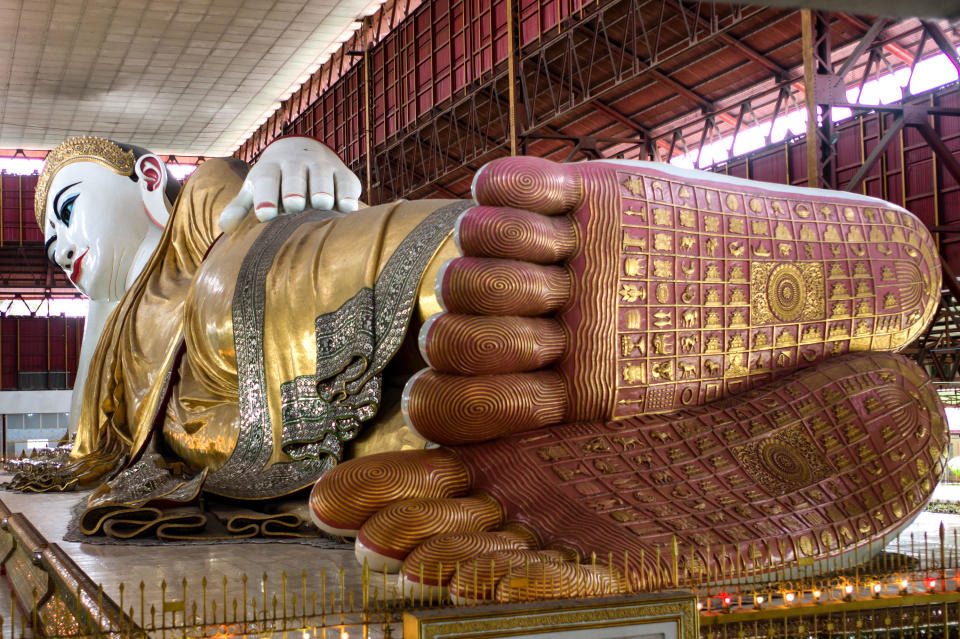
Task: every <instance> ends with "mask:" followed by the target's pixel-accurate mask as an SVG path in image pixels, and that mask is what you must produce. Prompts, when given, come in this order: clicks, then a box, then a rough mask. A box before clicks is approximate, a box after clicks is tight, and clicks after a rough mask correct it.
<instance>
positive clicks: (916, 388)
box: [310, 353, 948, 600]
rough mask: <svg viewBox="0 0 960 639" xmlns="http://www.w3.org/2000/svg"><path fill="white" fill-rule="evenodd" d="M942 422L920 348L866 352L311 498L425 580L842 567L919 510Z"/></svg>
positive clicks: (482, 582)
mask: <svg viewBox="0 0 960 639" xmlns="http://www.w3.org/2000/svg"><path fill="white" fill-rule="evenodd" d="M947 440H948V433H947V429H946V420H945V417H944V414H943V408H942V405H941V404H940V401H939V399H938V397H937V394H936V390H935V389H934V388H933V385H932V384H931V382H930V380H929V379H928V378H927V376H926V374H925V373H924V372H923V370H922V369H920V367H919V366H917V365H916V364H915V363H914V362H912V361H911V360H908V359H906V358H905V357H902V356H900V355H895V354H891V353H867V354H851V355H847V356H844V357H840V358H836V359H832V360H829V361H826V362H821V363H819V364H817V365H816V366H815V367H813V368H810V369H806V370H804V371H800V372H797V373H795V374H794V375H793V376H791V377H789V378H787V379H784V380H780V381H777V382H774V383H772V384H770V385H768V386H765V387H763V388H760V389H756V390H753V391H749V392H747V393H744V394H742V395H740V396H738V397H736V398H732V399H728V400H723V401H720V402H716V403H714V404H712V405H710V406H703V407H697V408H694V409H690V410H685V411H681V412H678V413H671V414H665V415H657V416H644V417H635V418H627V419H623V420H618V421H608V422H580V423H573V424H566V425H562V426H556V427H550V428H541V429H538V430H535V431H531V432H527V433H522V434H516V435H512V436H508V437H504V438H502V439H498V440H494V441H489V442H486V443H483V444H473V445H465V446H452V447H446V448H439V449H433V450H421V451H408V452H393V453H382V454H379V455H372V456H369V457H361V458H358V459H355V460H351V461H348V462H346V463H344V464H342V465H340V466H338V467H336V468H334V469H333V470H332V471H330V472H329V473H327V474H326V475H324V476H323V477H321V478H320V480H319V481H318V482H317V484H316V486H315V487H314V489H313V492H312V493H311V496H310V506H311V510H312V514H313V518H314V521H315V522H316V523H317V525H318V526H320V528H321V529H323V530H325V531H327V532H329V533H331V534H335V535H344V536H355V537H356V551H357V557H358V559H359V560H361V561H363V560H367V561H368V562H369V563H370V567H371V568H373V569H376V570H383V569H386V570H388V571H390V572H394V571H397V570H400V571H401V581H402V583H405V584H406V587H407V589H408V594H410V589H411V587H412V594H413V595H414V596H416V595H417V593H418V587H419V586H418V585H423V586H427V587H430V586H436V585H437V584H440V585H441V586H446V587H449V589H450V594H451V595H453V596H454V597H459V598H466V599H490V598H491V596H492V597H493V598H496V599H499V600H512V599H516V598H524V597H527V598H529V597H545V596H558V597H576V596H583V595H590V594H600V593H613V592H620V591H622V590H624V589H625V588H627V589H633V590H636V589H647V588H656V587H663V586H667V585H672V584H674V583H675V582H678V583H679V585H680V586H681V587H684V586H690V585H693V584H704V583H710V582H712V583H719V582H724V581H727V582H728V581H729V580H732V579H734V578H735V576H742V575H744V574H747V575H752V577H753V578H755V577H758V576H760V575H762V574H763V573H766V572H769V571H778V570H789V571H791V574H793V571H794V570H797V571H803V570H805V569H806V568H804V566H808V567H809V566H813V565H816V566H820V568H819V569H821V570H822V571H824V572H830V571H833V570H839V569H842V568H843V567H845V566H849V565H853V564H856V563H857V562H859V561H863V560H864V559H865V558H866V557H868V556H869V553H873V552H876V551H877V549H878V548H879V544H880V543H881V540H882V539H884V538H885V539H886V540H887V541H889V540H890V539H891V538H893V537H894V536H895V535H896V533H897V532H898V531H899V530H901V529H902V528H903V526H904V525H906V523H907V522H909V521H910V520H911V519H912V517H913V516H914V515H915V514H916V513H917V512H919V511H920V510H921V509H922V507H923V504H924V503H925V502H926V500H927V499H928V498H929V496H930V494H931V491H932V489H933V486H935V485H936V482H937V479H938V478H939V476H940V473H941V471H942V469H943V464H944V454H945V452H946V444H947ZM593 554H595V555H596V557H597V563H598V564H600V565H599V566H594V565H592V562H591V561H590V557H591V555H593ZM578 556H579V562H578V561H576V557H578ZM561 558H565V559H566V561H565V562H564V563H562V564H560V563H558V560H559V559H561ZM744 571H746V572H744ZM781 574H782V573H781ZM797 574H800V573H797Z"/></svg>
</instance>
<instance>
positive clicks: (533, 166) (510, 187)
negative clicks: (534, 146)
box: [473, 157, 581, 215]
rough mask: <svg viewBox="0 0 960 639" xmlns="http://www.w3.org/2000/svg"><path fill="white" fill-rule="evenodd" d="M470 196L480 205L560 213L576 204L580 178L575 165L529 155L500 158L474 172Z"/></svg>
mask: <svg viewBox="0 0 960 639" xmlns="http://www.w3.org/2000/svg"><path fill="white" fill-rule="evenodd" d="M473 197H474V199H475V200H476V201H477V202H478V203H479V204H485V205H490V206H507V207H512V208H518V209H526V210H528V211H534V212H536V213H541V214H543V215H560V214H563V213H568V212H571V211H573V210H574V208H575V207H576V206H577V205H578V204H579V202H580V199H581V178H580V175H579V173H578V171H577V168H576V165H575V164H556V163H554V162H550V161H549V160H542V159H539V158H528V157H512V158H501V159H498V160H494V161H493V162H490V163H489V164H487V165H485V166H484V167H483V168H482V169H480V170H479V171H478V172H477V175H476V177H475V178H474V180H473Z"/></svg>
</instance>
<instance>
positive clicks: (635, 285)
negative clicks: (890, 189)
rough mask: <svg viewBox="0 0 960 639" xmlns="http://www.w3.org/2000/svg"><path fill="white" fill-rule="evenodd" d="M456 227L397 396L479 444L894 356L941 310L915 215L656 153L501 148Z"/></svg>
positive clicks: (932, 256)
mask: <svg viewBox="0 0 960 639" xmlns="http://www.w3.org/2000/svg"><path fill="white" fill-rule="evenodd" d="M473 191H474V197H475V199H476V201H477V203H478V205H477V206H475V207H473V208H471V209H469V210H468V211H466V212H465V213H464V214H463V215H462V217H461V218H460V220H459V221H458V223H457V226H456V230H455V237H456V239H457V242H458V244H459V247H460V249H461V251H462V253H463V257H460V258H457V259H455V260H452V261H451V262H449V263H448V264H447V265H446V266H445V267H444V268H443V269H442V271H441V273H440V275H439V276H438V282H437V290H438V293H439V297H440V301H441V304H442V305H443V307H444V309H445V311H446V312H444V313H440V314H438V315H436V316H434V317H433V318H431V320H430V321H428V322H427V323H426V324H425V325H424V327H423V330H422V331H421V333H420V344H421V350H422V352H423V355H424V357H425V359H426V361H427V363H428V364H429V366H430V368H429V369H427V370H425V371H424V372H422V373H420V374H418V375H417V376H415V377H414V378H413V379H412V380H411V381H410V382H409V384H408V385H407V388H406V390H405V394H404V400H405V401H404V407H405V411H406V415H407V417H408V420H409V422H410V424H411V425H412V426H413V428H414V429H415V430H417V431H418V432H419V433H420V434H421V435H422V436H424V437H425V438H426V439H428V440H430V441H433V442H436V443H440V444H446V445H454V444H464V443H473V442H478V441H484V440H487V439H493V438H497V437H502V436H504V435H507V434H510V433H516V432H522V431H526V430H531V429H534V428H540V427H544V426H549V425H552V424H559V423H564V422H575V421H605V420H609V419H618V418H624V417H629V416H633V415H640V414H650V413H656V412H663V411H666V410H674V409H681V408H691V407H695V406H700V405H705V404H708V403H709V402H711V401H714V400H716V399H719V398H724V397H728V396H732V395H735V394H737V393H740V392H743V391H746V390H748V389H750V388H754V387H756V386H758V385H761V384H765V383H767V382H769V381H771V380H774V379H777V378H780V377H783V376H785V375H789V374H791V373H792V372H794V371H796V370H797V369H799V368H803V367H806V366H811V365H814V364H816V363H817V362H820V361H823V360H824V359H826V358H829V357H833V356H837V355H841V354H844V353H847V352H850V351H864V350H872V351H880V350H897V349H899V348H901V347H902V346H904V345H905V344H907V343H909V342H910V341H912V340H913V338H914V337H916V336H917V335H918V333H919V331H921V330H922V329H923V328H924V326H926V324H927V323H928V322H929V320H930V318H931V317H932V314H933V313H934V312H935V310H936V307H937V301H938V299H939V290H940V266H939V261H938V258H937V252H936V247H935V245H934V243H933V241H932V239H931V237H930V234H929V233H928V232H927V231H926V229H925V227H924V226H923V224H921V223H920V222H919V221H918V220H917V219H916V218H915V217H913V216H912V215H911V214H910V213H909V212H907V211H904V210H903V209H900V208H899V207H896V206H894V205H892V204H887V203H885V202H882V201H880V200H876V199H874V198H868V197H864V196H859V195H853V194H846V193H838V192H833V191H823V190H816V189H797V188H792V187H781V186H778V185H774V184H763V183H759V182H750V181H747V180H736V179H733V178H728V177H726V176H717V175H715V174H711V173H705V172H695V171H683V170H679V169H676V168H675V167H671V166H669V165H664V164H654V163H649V162H625V161H598V162H584V163H579V164H555V163H553V162H549V161H547V160H540V159H535V158H504V159H501V160H496V161H494V162H491V163H490V164H488V165H486V166H485V167H484V168H483V169H481V170H480V172H479V173H478V174H477V176H476V178H475V180H474V185H473Z"/></svg>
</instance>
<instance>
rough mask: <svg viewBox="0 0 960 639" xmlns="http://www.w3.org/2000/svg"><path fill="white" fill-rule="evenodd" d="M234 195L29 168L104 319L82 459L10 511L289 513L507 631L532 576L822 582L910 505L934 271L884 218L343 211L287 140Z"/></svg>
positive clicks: (64, 150) (924, 399)
mask: <svg viewBox="0 0 960 639" xmlns="http://www.w3.org/2000/svg"><path fill="white" fill-rule="evenodd" d="M246 170H247V169H246V167H245V166H243V165H241V164H240V163H239V162H236V161H227V160H210V161H207V162H206V163H204V164H203V165H201V166H200V168H199V169H198V170H197V171H196V172H195V173H194V174H193V175H192V176H191V177H190V178H188V179H187V180H186V182H185V184H184V185H183V187H182V188H181V189H180V190H179V193H178V194H175V193H173V192H172V190H171V188H170V186H171V184H172V183H173V180H172V178H170V177H169V176H167V175H166V172H165V170H164V166H163V164H162V162H160V160H159V159H158V158H157V157H156V156H154V155H152V154H150V153H148V152H146V151H144V150H142V149H137V148H133V147H129V146H126V145H119V144H115V143H112V142H108V141H104V140H97V139H89V138H86V139H79V140H72V141H69V142H66V143H64V145H61V147H59V148H58V149H55V150H54V151H53V152H51V154H50V156H49V157H48V160H47V164H46V166H45V168H44V172H43V174H42V175H41V178H40V182H39V184H38V189H37V200H36V201H37V217H38V221H39V222H40V223H41V225H43V227H44V231H45V233H46V237H47V245H48V251H49V253H50V255H51V257H52V258H53V259H55V261H56V262H57V263H58V264H60V265H61V266H62V267H63V268H64V269H65V270H66V271H67V272H68V273H69V274H71V278H72V279H73V281H74V282H75V283H77V285H78V286H79V287H80V288H81V290H83V291H84V292H85V293H87V294H88V295H89V296H90V297H91V299H92V300H94V302H96V301H97V300H98V299H100V300H103V303H104V304H107V305H110V304H112V305H113V307H112V308H111V307H109V306H108V307H107V309H108V316H107V317H106V318H105V319H103V320H101V321H99V322H95V321H93V320H90V321H88V325H90V326H91V327H93V328H91V329H90V331H91V333H90V334H88V335H86V340H85V342H84V348H85V349H86V348H87V344H88V342H89V343H90V348H91V349H92V353H91V354H90V356H89V366H88V367H87V373H86V381H85V384H83V386H82V390H80V391H79V396H80V398H81V404H82V405H81V408H80V410H79V420H78V431H77V437H76V442H75V445H74V449H73V453H72V456H73V461H72V462H71V463H70V464H68V465H66V466H63V467H61V468H58V469H53V470H50V471H48V472H46V473H45V474H36V475H33V476H30V477H26V476H25V477H22V478H20V479H19V480H18V481H19V485H20V486H21V487H25V488H32V489H49V488H59V489H62V488H65V487H70V486H79V485H97V484H101V486H100V487H99V488H98V489H97V490H96V491H94V493H92V495H91V497H90V501H91V503H94V504H95V503H99V502H111V500H112V502H111V503H119V502H122V501H123V500H124V499H127V500H130V499H133V500H139V501H138V503H144V502H146V501H149V500H150V499H154V498H157V496H158V495H160V494H162V495H163V496H164V498H165V499H166V498H169V496H170V495H172V494H178V493H182V494H184V495H195V494H199V493H200V492H201V491H202V492H205V493H207V494H211V495H221V496H225V497H230V498H235V499H246V500H268V499H277V498H280V497H284V496H289V495H295V494H301V491H303V490H304V489H306V488H307V487H309V486H313V488H312V491H311V492H310V496H309V505H310V509H311V513H312V517H313V520H314V521H315V522H316V524H317V525H318V526H319V527H320V528H321V529H323V530H325V531H327V532H328V533H330V534H335V535H342V536H351V537H356V548H357V553H358V557H360V558H361V559H365V560H366V561H368V562H369V563H370V565H371V567H372V568H375V569H384V570H390V571H400V572H401V575H402V578H403V580H404V581H405V582H406V583H407V584H414V583H417V582H419V583H420V584H421V585H424V584H426V585H429V586H436V585H441V586H444V587H448V588H449V589H450V592H451V593H452V594H454V595H457V596H464V597H475V598H490V597H496V598H499V599H502V600H509V599H511V598H512V597H513V596H514V594H515V593H513V591H512V590H511V589H512V588H513V586H512V584H514V583H516V582H517V580H515V579H511V578H510V571H511V570H517V569H518V568H517V567H518V566H521V565H522V564H523V563H524V562H525V561H533V560H536V561H538V562H541V564H542V566H543V570H539V569H538V571H536V574H537V575H539V577H536V578H531V579H533V583H532V584H531V581H530V579H525V580H523V581H524V583H525V584H526V585H525V588H526V589H527V591H528V592H529V590H530V589H531V588H532V589H533V590H535V591H538V592H541V593H542V594H552V595H560V594H563V595H578V594H584V593H589V592H600V591H604V592H611V591H617V590H622V589H624V588H627V587H629V588H636V587H647V586H650V585H653V584H659V583H664V582H666V581H670V580H671V579H670V578H668V577H671V574H672V581H674V582H677V581H683V580H684V579H696V580H699V581H701V582H703V581H722V580H724V579H726V578H727V577H728V576H729V574H730V573H729V571H732V570H736V571H751V570H752V571H755V572H762V571H763V570H765V569H769V567H771V566H781V565H783V564H784V563H793V564H794V565H796V566H800V567H804V566H806V567H807V569H809V566H811V565H814V564H815V565H817V566H821V567H824V568H829V567H831V566H834V567H835V566H838V565H846V564H845V563H842V562H849V561H851V560H860V559H863V558H864V557H866V556H867V555H868V554H869V553H872V552H875V551H877V550H878V549H879V547H880V545H881V544H882V541H883V540H884V539H889V538H890V536H891V535H893V534H895V533H896V532H897V531H899V530H901V529H903V528H904V527H905V526H906V525H907V524H908V523H909V522H910V521H911V520H912V518H913V517H914V516H915V515H916V514H917V513H918V512H919V510H920V509H921V508H922V507H923V505H924V503H925V502H926V500H927V499H928V498H929V496H930V493H931V491H932V487H933V484H934V483H935V482H936V479H937V477H938V475H939V473H940V471H941V469H942V465H943V459H942V458H943V454H944V452H945V446H946V439H947V431H946V426H945V418H944V414H943V409H942V407H941V404H940V402H939V400H938V398H937V396H936V393H935V392H934V390H933V387H932V385H931V383H930V381H929V380H928V379H927V377H926V375H925V373H924V372H923V370H922V369H920V368H919V367H918V366H917V365H916V364H914V363H913V362H911V361H910V360H908V359H906V358H904V357H902V356H900V355H897V354H895V351H897V350H899V349H901V348H903V347H904V346H906V345H907V344H909V343H910V342H911V341H912V340H913V339H914V338H916V337H917V336H918V335H919V334H920V332H921V331H922V330H923V329H924V328H925V327H926V325H927V324H928V323H929V322H930V321H931V319H932V317H933V315H934V313H935V310H936V307H937V304H938V301H939V294H940V285H941V279H940V278H941V276H940V265H939V259H938V255H937V251H936V247H935V244H934V243H933V241H932V239H931V237H930V235H929V233H928V232H927V230H926V229H925V228H924V226H923V224H922V223H920V222H919V221H918V220H917V219H916V218H915V217H914V216H913V215H912V214H910V213H909V212H907V211H905V210H904V209H902V208H900V207H898V206H895V205H892V204H889V203H887V202H883V201H881V200H877V199H874V198H870V197H866V196H862V195H855V194H850V193H839V192H831V191H822V190H815V189H804V188H796V187H788V186H782V185H773V184H762V183H758V182H752V181H749V180H742V179H735V178H730V177H726V176H721V175H715V174H711V173H704V172H699V171H690V170H683V169H679V168H677V167H673V166H670V165H668V164H660V163H649V162H633V161H614V160H600V161H593V162H584V163H579V164H555V163H552V162H549V161H546V160H540V159H536V158H523V157H518V158H504V159H500V160H496V161H494V162H492V163H490V164H488V165H486V166H485V167H483V168H482V169H481V170H480V171H479V172H478V173H477V175H476V176H475V178H474V182H473V198H474V200H473V201H463V202H457V201H454V202H450V201H436V200H427V201H414V202H406V201H400V202H395V203H392V204H387V205H380V206H372V207H365V208H359V209H357V204H356V202H357V200H356V198H358V197H359V183H358V182H356V180H355V178H353V177H352V176H350V175H349V171H347V170H346V168H345V167H343V166H342V165H341V164H340V163H339V162H338V161H337V160H336V158H335V157H333V156H332V154H331V153H330V152H329V151H328V150H326V149H325V148H323V147H322V146H320V145H318V144H317V143H315V142H313V141H310V140H307V139H305V138H289V139H284V140H280V141H279V142H277V143H275V144H274V145H272V146H271V147H268V149H267V150H266V151H265V152H264V154H263V156H262V159H261V161H260V162H258V163H257V164H256V165H254V166H253V167H252V168H251V169H250V173H249V175H246ZM245 176H246V177H245ZM165 193H166V194H165ZM174 200H175V201H174ZM308 203H309V204H310V205H311V206H310V207H308V206H307V204H308ZM355 209H357V210H355ZM280 211H283V212H285V213H286V214H285V215H277V213H278V212H280ZM94 218H96V219H94ZM261 221H262V223H261ZM221 230H222V231H224V233H223V234H221ZM98 323H99V324H102V327H101V328H97V324H98ZM90 335H92V336H93V337H91V336H90ZM425 442H430V444H429V445H427V446H425ZM157 459H162V460H164V461H163V462H162V463H161V462H155V461H149V460H157ZM171 460H175V461H176V463H171ZM178 465H179V466H181V467H182V469H183V471H182V472H175V471H171V470H170V469H171V468H175V467H177V466H178ZM144 466H146V467H148V470H144ZM160 467H163V468H164V469H166V470H165V471H164V472H169V473H170V478H167V479H163V480H162V481H161V480H158V479H157V478H156V477H155V476H154V475H153V474H152V473H154V470H153V469H154V468H160ZM164 482H166V483H164ZM161 485H162V486H161ZM158 486H161V488H162V490H161V489H160V488H158ZM158 490H159V491H160V492H158ZM98 500H99V501H98ZM591 554H596V555H597V556H598V557H599V558H600V563H601V564H607V565H605V566H595V565H593V564H592V563H591V562H585V563H583V564H582V565H581V564H578V563H577V562H576V558H577V557H580V558H585V557H590V555H591ZM557 558H564V559H569V560H572V561H566V562H559V563H557V562H554V561H553V560H555V559H557ZM610 559H612V561H613V563H612V564H610V563H609V561H610ZM472 560H476V561H473V563H471V561H472ZM815 562H816V563H815ZM455 566H456V567H457V568H456V570H455V569H454V567H455ZM471 566H472V568H471ZM548 566H549V567H548ZM557 571H567V572H568V573H569V574H568V575H567V576H568V577H569V578H566V579H558V578H557V577H558V573H557ZM571 571H572V572H571ZM737 574H740V573H739V572H738V573H737ZM683 575H686V577H683ZM725 575H726V576H725ZM528 577H529V575H528ZM558 583H563V584H566V585H565V586H564V588H566V590H565V591H564V592H557V591H556V588H557V586H556V584H558ZM478 584H479V586H478ZM478 587H479V588H480V589H481V590H480V591H479V592H478V590H477V589H478Z"/></svg>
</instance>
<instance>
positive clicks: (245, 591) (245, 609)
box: [240, 573, 247, 624]
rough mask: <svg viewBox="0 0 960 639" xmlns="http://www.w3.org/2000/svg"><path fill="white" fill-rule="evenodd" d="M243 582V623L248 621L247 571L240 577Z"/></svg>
mask: <svg viewBox="0 0 960 639" xmlns="http://www.w3.org/2000/svg"><path fill="white" fill-rule="evenodd" d="M240 581H241V582H242V583H243V623H244V624H246V623H247V573H243V575H242V576H241V578H240Z"/></svg>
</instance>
